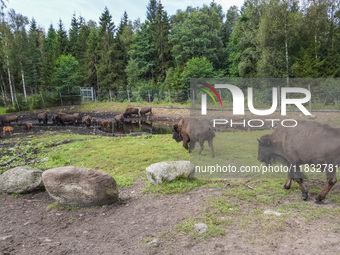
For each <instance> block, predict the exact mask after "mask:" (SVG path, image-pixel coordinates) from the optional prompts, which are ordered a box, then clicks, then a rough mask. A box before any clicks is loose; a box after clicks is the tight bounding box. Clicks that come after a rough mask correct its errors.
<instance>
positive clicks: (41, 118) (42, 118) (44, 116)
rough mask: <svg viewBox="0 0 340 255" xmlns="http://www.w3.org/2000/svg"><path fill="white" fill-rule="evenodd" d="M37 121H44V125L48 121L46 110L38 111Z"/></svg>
mask: <svg viewBox="0 0 340 255" xmlns="http://www.w3.org/2000/svg"><path fill="white" fill-rule="evenodd" d="M38 121H39V124H40V122H42V123H44V124H45V125H46V124H47V122H48V115H47V112H42V113H39V114H38Z"/></svg>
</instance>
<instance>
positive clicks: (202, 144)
mask: <svg viewBox="0 0 340 255" xmlns="http://www.w3.org/2000/svg"><path fill="white" fill-rule="evenodd" d="M200 147H201V149H200V151H199V152H198V154H199V155H201V152H202V151H203V149H204V141H200Z"/></svg>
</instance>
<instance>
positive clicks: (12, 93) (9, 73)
mask: <svg viewBox="0 0 340 255" xmlns="http://www.w3.org/2000/svg"><path fill="white" fill-rule="evenodd" d="M5 47H6V48H7V42H5ZM6 59H7V72H8V82H9V89H10V92H11V100H12V105H15V95H14V93H15V92H14V88H13V84H12V79H11V70H10V68H9V58H8V55H7V54H6Z"/></svg>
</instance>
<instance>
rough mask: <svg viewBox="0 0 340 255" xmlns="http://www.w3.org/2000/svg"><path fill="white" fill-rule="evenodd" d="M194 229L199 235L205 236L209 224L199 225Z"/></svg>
mask: <svg viewBox="0 0 340 255" xmlns="http://www.w3.org/2000/svg"><path fill="white" fill-rule="evenodd" d="M194 227H195V228H196V229H197V231H198V233H199V234H203V233H204V232H205V231H206V230H207V229H208V226H207V224H204V223H197V224H195V225H194Z"/></svg>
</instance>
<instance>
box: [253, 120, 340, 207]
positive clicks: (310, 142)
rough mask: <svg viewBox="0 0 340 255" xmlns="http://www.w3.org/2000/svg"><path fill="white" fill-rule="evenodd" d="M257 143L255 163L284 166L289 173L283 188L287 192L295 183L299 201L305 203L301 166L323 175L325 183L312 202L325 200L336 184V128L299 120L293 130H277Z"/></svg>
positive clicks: (339, 140) (339, 133) (339, 147)
mask: <svg viewBox="0 0 340 255" xmlns="http://www.w3.org/2000/svg"><path fill="white" fill-rule="evenodd" d="M258 141H259V147H258V160H259V161H260V162H264V163H266V164H270V163H272V162H274V161H279V162H283V163H285V164H286V165H287V166H288V167H289V169H290V172H289V173H288V181H287V182H286V184H285V185H284V188H285V189H289V188H290V186H291V182H292V180H295V181H296V182H297V183H298V184H299V185H300V188H301V192H302V199H304V200H307V198H308V190H307V189H306V187H305V186H304V184H303V179H304V178H305V176H304V174H303V173H302V172H301V169H300V166H301V165H304V164H308V165H309V166H310V167H313V166H314V167H316V168H321V170H325V172H326V177H327V182H326V185H325V186H324V188H323V190H322V191H321V193H320V194H319V195H318V196H317V197H316V202H321V201H322V200H323V199H325V197H326V195H327V193H328V192H329V191H330V190H331V188H332V187H333V186H334V184H335V183H336V182H337V180H336V170H337V169H336V166H338V165H339V164H340V128H333V127H330V126H328V125H325V124H320V123H316V122H311V121H301V122H299V123H298V125H297V126H296V127H290V128H284V127H280V128H278V129H276V130H275V131H274V132H273V133H272V134H270V135H264V136H262V137H261V138H260V139H259V140H258ZM324 164H325V165H324ZM325 166H326V167H325Z"/></svg>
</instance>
